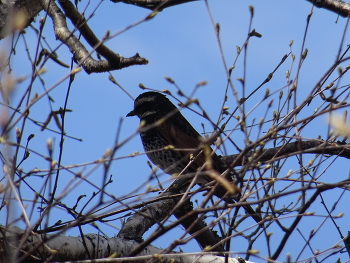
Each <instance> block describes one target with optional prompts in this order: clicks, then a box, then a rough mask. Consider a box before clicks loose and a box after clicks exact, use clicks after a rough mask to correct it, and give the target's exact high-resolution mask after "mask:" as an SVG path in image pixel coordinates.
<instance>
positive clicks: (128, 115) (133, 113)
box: [126, 110, 136, 117]
mask: <svg viewBox="0 0 350 263" xmlns="http://www.w3.org/2000/svg"><path fill="white" fill-rule="evenodd" d="M135 115H136V112H135V111H133V110H132V111H130V112H129V113H128V114H126V117H130V116H135Z"/></svg>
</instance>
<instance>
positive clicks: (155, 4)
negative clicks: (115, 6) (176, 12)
mask: <svg viewBox="0 0 350 263" xmlns="http://www.w3.org/2000/svg"><path fill="white" fill-rule="evenodd" d="M111 1H112V2H114V3H118V2H122V3H125V4H130V5H136V6H139V7H143V8H147V9H151V10H157V11H162V10H163V9H164V8H167V7H171V6H175V5H180V4H185V3H189V2H194V1H198V0H111Z"/></svg>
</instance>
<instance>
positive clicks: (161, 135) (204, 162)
mask: <svg viewBox="0 0 350 263" xmlns="http://www.w3.org/2000/svg"><path fill="white" fill-rule="evenodd" d="M126 116H127V117H129V116H138V117H139V118H140V129H139V132H140V136H141V141H142V144H143V147H144V149H145V151H146V154H147V156H148V158H149V159H150V160H151V161H152V163H154V164H155V165H157V166H158V167H159V168H161V169H162V170H163V171H164V172H165V173H167V174H170V175H179V177H178V179H176V180H175V181H174V182H173V183H172V184H171V186H170V188H168V190H169V189H170V191H173V190H174V189H175V188H179V187H181V188H183V187H184V186H188V185H189V184H190V183H191V180H192V179H193V178H195V183H196V184H200V185H205V184H207V183H209V182H212V181H216V182H217V183H218V184H219V185H218V186H217V187H216V190H215V193H214V194H215V195H216V196H218V197H219V198H223V199H224V200H225V201H227V202H231V203H233V202H234V201H236V202H238V201H239V199H240V196H241V194H240V190H239V188H238V186H236V184H235V183H234V182H233V183H232V182H230V181H231V180H232V178H228V177H229V176H222V175H223V174H224V173H225V171H226V168H225V165H224V163H223V162H222V160H221V159H220V158H219V156H217V155H216V154H215V152H213V150H212V149H211V148H210V147H209V145H208V144H205V140H204V138H203V137H201V136H200V135H199V133H198V132H197V131H196V130H195V129H194V128H193V127H192V125H191V124H190V123H189V122H188V121H187V120H186V119H185V118H184V116H182V114H181V113H180V111H179V110H178V108H177V107H176V106H175V105H174V104H173V103H172V102H171V101H170V100H169V99H168V98H167V97H166V96H165V95H163V94H161V93H158V92H145V93H143V94H141V95H139V96H138V97H137V98H136V100H135V102H134V109H133V110H132V111H131V112H129V113H128V114H127V115H126ZM198 171H200V172H198ZM188 174H192V175H195V174H197V175H196V176H192V177H191V176H186V175H188ZM184 178H186V179H184ZM187 178H189V179H187ZM175 192H176V191H175ZM233 200H234V201H233ZM243 208H244V209H245V210H246V211H247V212H248V213H249V214H250V215H251V216H252V217H253V219H254V220H255V221H256V222H260V221H261V217H260V216H259V215H258V214H257V213H256V212H255V211H254V210H253V208H252V207H251V206H249V205H245V206H243Z"/></svg>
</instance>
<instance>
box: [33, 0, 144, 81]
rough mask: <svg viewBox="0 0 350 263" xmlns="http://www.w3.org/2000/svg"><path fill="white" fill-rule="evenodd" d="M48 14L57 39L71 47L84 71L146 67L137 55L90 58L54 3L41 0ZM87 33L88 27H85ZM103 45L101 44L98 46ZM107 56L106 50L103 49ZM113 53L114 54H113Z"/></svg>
mask: <svg viewBox="0 0 350 263" xmlns="http://www.w3.org/2000/svg"><path fill="white" fill-rule="evenodd" d="M39 1H40V3H41V4H42V6H43V7H44V9H45V10H46V12H47V14H48V15H49V16H50V17H51V19H52V21H53V24H54V31H55V35H56V37H57V39H59V40H60V41H61V42H62V43H64V44H65V45H67V46H68V47H69V50H70V52H71V53H72V54H73V55H74V59H75V60H76V61H77V62H78V63H79V64H80V65H81V66H82V67H83V68H84V70H85V71H86V72H87V73H88V74H90V73H93V72H106V71H110V70H115V69H122V68H125V67H129V66H132V65H144V64H147V63H148V61H147V60H146V59H144V58H142V57H140V56H139V54H136V55H135V56H133V57H131V58H124V57H122V56H120V55H118V54H114V53H113V52H111V51H110V52H108V55H110V56H111V57H110V61H112V62H110V61H109V60H101V61H98V60H95V59H93V58H92V57H91V56H90V53H89V52H88V51H87V49H86V48H85V47H84V45H83V44H82V43H81V42H80V41H79V40H78V38H77V37H76V36H74V34H73V33H72V32H71V31H69V29H68V26H67V23H66V20H65V16H64V14H63V13H62V11H61V10H60V9H59V7H58V6H57V5H56V3H55V2H54V1H50V0H39ZM84 28H85V31H86V30H87V29H86V28H87V25H86V24H85V26H84ZM99 44H101V43H100V42H99V43H98V44H97V45H99ZM102 49H103V50H104V51H105V52H104V54H105V55H106V53H107V52H106V48H102ZM112 53H113V54H112Z"/></svg>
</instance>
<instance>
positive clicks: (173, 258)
mask: <svg viewBox="0 0 350 263" xmlns="http://www.w3.org/2000/svg"><path fill="white" fill-rule="evenodd" d="M4 231H6V232H4ZM23 234H24V230H22V229H20V228H17V227H11V228H10V229H7V230H5V228H4V227H0V241H1V244H3V246H2V248H5V249H1V251H0V260H1V262H33V261H37V262H47V261H50V262H52V261H60V262H61V261H74V260H86V259H97V258H100V259H101V258H108V257H109V256H111V255H114V257H118V258H122V257H125V256H126V255H127V254H129V253H130V251H131V250H132V249H133V248H135V247H137V246H138V245H139V244H138V243H137V242H135V241H129V240H125V239H121V238H118V237H112V238H107V237H104V236H101V235H98V234H87V235H84V236H83V238H84V239H85V244H86V247H85V246H84V245H83V242H82V237H71V236H69V237H67V236H58V237H55V238H51V237H52V235H46V236H45V237H44V236H41V235H32V234H31V235H29V238H28V239H27V240H25V241H24V243H23V246H22V247H21V248H20V249H21V252H22V254H21V255H20V256H22V258H21V259H13V258H12V256H13V255H14V254H15V253H14V251H15V250H17V245H18V244H19V243H21V242H23V240H21V237H22V236H25V235H23ZM43 244H45V245H43ZM7 249H9V250H7ZM161 251H162V249H159V248H156V247H154V246H147V247H146V248H145V249H144V250H143V251H141V252H140V253H139V254H138V256H137V257H132V258H124V260H123V262H135V263H136V262H137V263H140V262H149V260H150V259H152V258H155V257H154V255H158V254H160V253H161ZM88 255H91V258H89V257H88ZM159 259H161V260H160V261H158V260H159ZM109 260H111V258H109ZM119 261H120V260H119ZM157 261H158V262H162V263H167V262H169V263H171V262H183V263H191V262H199V263H205V262H219V263H223V262H224V261H225V258H224V257H217V256H213V255H205V254H199V255H198V254H197V255H182V254H181V253H177V252H173V251H172V253H171V254H169V255H164V254H163V255H161V256H160V257H157ZM101 262H102V261H101ZM108 262H110V261H108ZM228 262H229V263H239V260H238V259H235V258H229V261H228ZM246 262H247V263H248V261H246Z"/></svg>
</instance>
